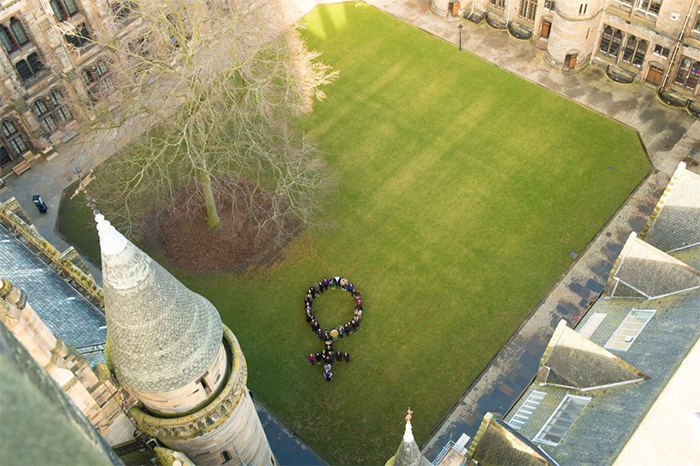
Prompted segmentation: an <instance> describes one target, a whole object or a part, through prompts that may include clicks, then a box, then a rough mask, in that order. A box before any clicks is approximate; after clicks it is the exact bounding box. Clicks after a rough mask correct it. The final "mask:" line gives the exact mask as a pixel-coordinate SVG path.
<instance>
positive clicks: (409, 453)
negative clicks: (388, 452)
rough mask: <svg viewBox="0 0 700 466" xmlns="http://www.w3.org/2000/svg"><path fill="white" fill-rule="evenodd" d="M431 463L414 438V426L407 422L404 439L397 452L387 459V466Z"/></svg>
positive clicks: (419, 465) (418, 465) (420, 465)
mask: <svg viewBox="0 0 700 466" xmlns="http://www.w3.org/2000/svg"><path fill="white" fill-rule="evenodd" d="M430 464H431V463H430V461H428V460H427V459H426V458H425V457H424V456H423V455H422V454H421V452H420V448H418V444H417V443H416V440H415V439H414V438H413V426H411V423H410V422H406V429H405V431H404V435H403V439H402V441H401V445H399V449H398V450H397V451H396V454H395V455H394V456H392V457H391V458H390V459H389V461H387V463H386V466H429V465H430Z"/></svg>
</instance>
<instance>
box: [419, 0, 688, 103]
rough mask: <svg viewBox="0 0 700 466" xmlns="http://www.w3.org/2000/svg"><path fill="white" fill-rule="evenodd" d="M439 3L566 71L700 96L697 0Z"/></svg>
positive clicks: (448, 13) (442, 10) (449, 13)
mask: <svg viewBox="0 0 700 466" xmlns="http://www.w3.org/2000/svg"><path fill="white" fill-rule="evenodd" d="M431 2H432V10H433V12H434V13H435V14H437V15H439V16H441V17H444V18H445V19H448V20H450V19H454V18H455V15H458V16H459V17H465V18H471V19H472V20H474V21H477V22H480V21H481V20H482V19H485V22H486V23H487V24H488V25H489V26H491V27H494V28H496V29H504V30H508V32H509V33H510V34H511V35H512V36H513V37H514V38H516V39H522V40H529V41H532V42H533V46H537V47H538V48H540V49H542V50H545V51H546V52H545V57H546V61H547V63H548V64H549V65H551V66H552V67H553V68H555V69H558V70H560V71H562V72H575V71H577V70H580V69H583V68H585V67H587V66H589V65H593V66H598V67H601V68H603V69H605V71H606V73H607V75H608V76H609V77H610V78H611V79H612V80H614V81H617V82H620V83H633V82H635V83H643V84H646V85H649V86H653V87H655V88H659V89H660V90H661V89H662V90H663V91H664V94H667V95H668V94H670V95H671V97H670V98H671V101H670V102H668V101H667V103H670V104H674V103H675V102H676V101H677V100H678V101H680V102H681V104H684V103H686V102H687V99H692V100H697V95H698V92H699V91H700V89H698V82H699V80H700V2H698V1H697V0H472V1H466V2H461V3H460V2H448V1H446V0H431ZM455 5H458V9H459V12H458V13H456V9H455ZM674 97H675V99H674ZM662 99H663V100H666V99H664V98H663V96H662Z"/></svg>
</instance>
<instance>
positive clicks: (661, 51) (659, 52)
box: [654, 44, 671, 58]
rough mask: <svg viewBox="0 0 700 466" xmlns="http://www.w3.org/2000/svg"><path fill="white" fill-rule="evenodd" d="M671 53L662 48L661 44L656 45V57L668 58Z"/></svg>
mask: <svg viewBox="0 0 700 466" xmlns="http://www.w3.org/2000/svg"><path fill="white" fill-rule="evenodd" d="M670 52H671V51H670V50H669V49H668V48H666V47H662V46H661V45H659V44H656V45H655V46H654V55H658V56H660V57H664V58H668V54H669V53H670Z"/></svg>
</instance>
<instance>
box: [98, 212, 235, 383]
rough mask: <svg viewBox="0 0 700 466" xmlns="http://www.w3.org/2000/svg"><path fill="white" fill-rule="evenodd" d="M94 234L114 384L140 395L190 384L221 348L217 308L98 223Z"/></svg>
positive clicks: (106, 226) (109, 229) (221, 330)
mask: <svg viewBox="0 0 700 466" xmlns="http://www.w3.org/2000/svg"><path fill="white" fill-rule="evenodd" d="M98 217H101V216H98ZM98 230H99V231H100V248H101V249H102V273H103V283H104V286H103V287H104V294H105V312H106V314H107V326H108V328H109V336H108V338H109V342H108V345H109V351H110V356H111V358H112V362H113V364H114V370H115V372H116V374H117V378H118V379H119V382H120V383H121V384H123V385H124V386H125V387H127V388H129V389H131V390H134V391H136V392H139V393H165V392H169V391H171V390H174V389H176V388H179V387H181V386H183V385H186V384H188V383H190V382H193V381H194V380H195V379H196V378H197V377H199V376H201V375H202V374H203V373H204V371H206V369H207V368H208V367H209V366H210V365H211V363H212V362H213V360H214V358H215V356H216V354H217V352H218V351H219V346H220V345H221V341H222V336H223V326H222V324H221V318H220V317H219V313H218V312H217V311H216V308H214V306H213V305H212V304H211V303H210V302H209V301H208V300H206V299H205V298H204V297H202V296H200V295H198V294H196V293H194V292H192V291H190V290H189V289H187V288H186V287H185V286H184V285H183V284H182V283H180V282H179V281H178V280H177V279H176V278H175V277H173V276H172V275H171V274H170V273H169V272H168V271H167V270H165V269H164V268H163V267H161V266H160V265H159V264H158V263H157V262H155V261H153V260H152V259H151V258H150V257H148V256H147V255H146V254H145V253H144V252H143V251H141V250H140V249H139V248H137V247H136V246H135V245H134V244H133V243H131V242H130V241H128V240H127V239H126V238H125V237H124V236H122V235H121V234H120V233H118V232H117V231H116V230H115V229H114V227H112V226H111V225H109V222H106V221H104V219H103V217H102V219H101V221H100V222H99V223H98Z"/></svg>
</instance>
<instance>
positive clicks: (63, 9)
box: [50, 0, 78, 21]
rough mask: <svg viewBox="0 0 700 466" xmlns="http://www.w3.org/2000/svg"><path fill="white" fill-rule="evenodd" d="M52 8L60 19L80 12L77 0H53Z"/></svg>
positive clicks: (63, 19) (57, 18) (62, 19)
mask: <svg viewBox="0 0 700 466" xmlns="http://www.w3.org/2000/svg"><path fill="white" fill-rule="evenodd" d="M50 3H51V9H52V10H53V14H54V16H55V17H56V20H58V21H65V20H67V19H68V18H70V17H71V16H74V15H75V14H77V13H78V5H76V4H75V0H51V2H50Z"/></svg>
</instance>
